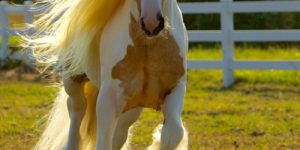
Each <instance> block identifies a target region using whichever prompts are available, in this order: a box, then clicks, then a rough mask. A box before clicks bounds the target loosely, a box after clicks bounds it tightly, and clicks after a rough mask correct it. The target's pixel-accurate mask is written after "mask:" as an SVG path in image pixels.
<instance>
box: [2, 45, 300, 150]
mask: <svg viewBox="0 0 300 150" xmlns="http://www.w3.org/2000/svg"><path fill="white" fill-rule="evenodd" d="M235 55H236V58H259V59H265V58H267V59H275V58H277V59H278V58H282V59H299V58H300V50H297V49H290V50H278V49H277V50H272V49H271V50H267V51H261V50H257V49H253V50H243V49H239V50H237V51H236V54H235ZM220 57H221V55H220V51H219V50H201V51H199V50H192V51H190V53H189V58H203V59H207V58H213V59H219V58H220ZM235 74H236V84H235V85H234V86H233V87H231V88H229V89H224V88H222V79H221V77H222V73H221V71H207V70H205V71H199V70H198V71H197V70H189V72H188V87H187V94H186V98H185V105H184V111H183V121H184V122H185V125H186V127H187V129H188V131H189V138H190V141H189V142H190V144H189V147H190V150H202V149H203V150H207V149H208V150H210V149H217V150H219V149H222V150H223V149H241V150H244V149H259V150H260V149H276V150H277V149H300V142H299V141H300V71H286V72H285V71H272V70H271V71H236V72H235ZM56 90H57V89H56V88H54V87H51V86H49V84H45V83H40V82H28V81H11V80H9V81H8V80H1V81H0V149H2V150H12V149H13V150H26V149H30V147H32V146H33V144H34V143H35V141H36V140H37V139H38V136H39V134H40V133H41V131H42V128H43V126H42V125H41V124H42V123H43V122H44V120H45V119H41V118H43V116H44V115H45V114H46V113H47V112H48V110H49V109H50V108H51V104H52V99H53V98H54V97H55V92H56ZM162 120H163V118H162V115H161V114H160V113H158V112H155V111H153V110H148V109H147V110H145V111H144V113H143V114H142V116H141V118H140V120H139V121H138V122H137V123H136V124H135V128H134V130H133V132H134V137H133V139H132V140H133V149H135V150H142V149H145V148H146V147H147V146H148V145H149V144H150V143H151V134H152V131H153V129H154V128H155V126H156V125H158V124H159V123H161V122H162Z"/></svg>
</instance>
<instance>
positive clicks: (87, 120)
mask: <svg viewBox="0 0 300 150" xmlns="http://www.w3.org/2000/svg"><path fill="white" fill-rule="evenodd" d="M84 92H85V97H86V101H87V108H86V112H85V116H84V118H83V120H82V123H81V126H80V137H81V142H80V147H81V149H94V147H95V143H96V142H95V141H96V99H97V95H98V89H97V88H96V87H94V86H93V85H92V84H91V83H86V84H85V88H84ZM67 99H68V95H67V93H66V92H65V90H64V88H61V89H60V91H59V94H58V96H57V98H56V101H55V103H54V106H53V108H52V110H51V112H50V115H49V119H48V122H47V125H46V128H45V130H44V133H43V134H42V136H41V138H40V140H39V142H38V143H37V145H36V146H35V147H34V150H62V149H63V148H64V146H65V145H66V142H67V140H68V133H69V127H70V118H69V112H68V107H67Z"/></svg>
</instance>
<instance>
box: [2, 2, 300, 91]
mask: <svg viewBox="0 0 300 150" xmlns="http://www.w3.org/2000/svg"><path fill="white" fill-rule="evenodd" d="M31 5H32V2H31V1H26V2H25V4H24V6H9V5H8V4H7V3H6V2H5V1H1V2H0V17H1V21H0V23H1V29H0V35H1V36H2V47H1V59H2V60H5V59H6V58H7V57H8V50H7V49H8V37H9V35H15V34H16V31H15V30H10V29H9V28H8V17H7V15H8V14H9V13H21V14H24V16H25V22H26V23H28V24H31V23H32V20H33V13H34V12H31V11H30V7H31ZM180 7H181V9H182V12H183V13H184V14H207V13H218V14H220V15H221V30H218V31H200V30H196V31H189V40H190V42H221V43H222V55H223V59H222V60H190V61H189V62H188V68H190V69H222V70H223V84H224V86H225V87H228V86H230V85H232V84H233V82H234V70H235V69H275V70H299V69H300V61H281V60H277V61H263V60H253V61H249V60H234V43H235V42H241V41H248V42H269V41H275V42H276V41H299V42H300V29H298V30H234V17H233V16H234V13H256V12H300V0H283V1H263V2H259V1H251V2H250V1H249V2H233V0H220V2H205V3H181V4H180ZM25 33H27V34H32V30H31V31H30V30H27V31H26V32H25ZM29 51H30V49H29Z"/></svg>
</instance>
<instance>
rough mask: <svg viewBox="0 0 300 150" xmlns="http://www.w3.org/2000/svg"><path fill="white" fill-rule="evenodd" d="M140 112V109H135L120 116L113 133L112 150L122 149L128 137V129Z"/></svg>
mask: <svg viewBox="0 0 300 150" xmlns="http://www.w3.org/2000/svg"><path fill="white" fill-rule="evenodd" d="M142 110H143V109H142V108H135V109H132V110H129V111H128V112H126V113H124V114H122V115H121V116H120V119H119V120H118V123H117V127H116V129H115V132H114V137H113V145H112V146H113V150H120V149H121V148H122V147H123V145H124V143H125V142H126V139H127V136H128V129H129V127H130V126H131V125H132V124H133V123H134V122H135V121H136V120H137V119H138V118H139V116H140V114H141V112H142ZM123 148H126V147H123Z"/></svg>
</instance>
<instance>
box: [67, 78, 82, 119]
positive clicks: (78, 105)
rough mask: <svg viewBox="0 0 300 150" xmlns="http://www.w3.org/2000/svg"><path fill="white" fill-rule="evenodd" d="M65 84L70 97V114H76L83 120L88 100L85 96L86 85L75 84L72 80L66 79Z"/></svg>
mask: <svg viewBox="0 0 300 150" xmlns="http://www.w3.org/2000/svg"><path fill="white" fill-rule="evenodd" d="M63 82H64V89H65V91H66V93H67V94H68V96H69V98H68V101H67V105H68V110H69V113H71V114H74V113H75V114H76V115H77V116H78V115H80V117H81V118H82V117H83V114H84V112H85V110H86V100H85V96H84V84H85V83H78V82H74V81H72V79H70V78H67V79H64V80H63Z"/></svg>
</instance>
